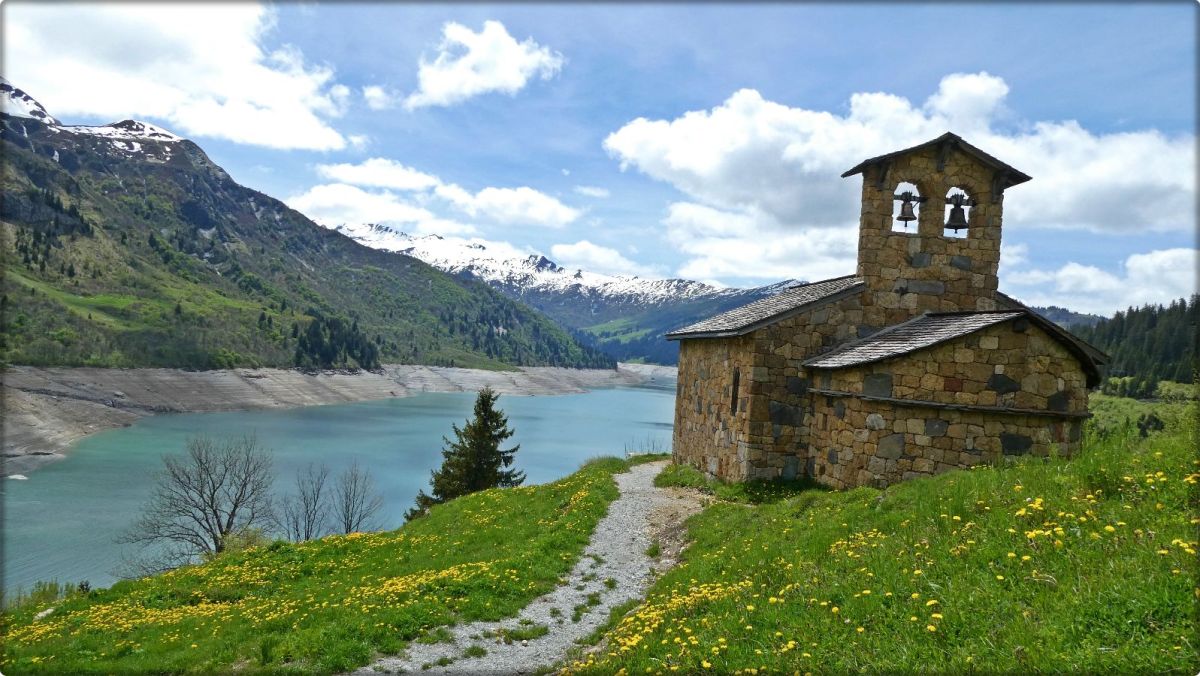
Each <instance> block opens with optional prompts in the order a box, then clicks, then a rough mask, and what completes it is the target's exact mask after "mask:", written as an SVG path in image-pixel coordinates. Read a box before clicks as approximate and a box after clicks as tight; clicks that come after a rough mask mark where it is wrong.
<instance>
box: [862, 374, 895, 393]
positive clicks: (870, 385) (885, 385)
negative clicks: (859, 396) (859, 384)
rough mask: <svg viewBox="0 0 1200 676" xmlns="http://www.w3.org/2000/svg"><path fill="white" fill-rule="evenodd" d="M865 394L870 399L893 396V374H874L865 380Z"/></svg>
mask: <svg viewBox="0 0 1200 676" xmlns="http://www.w3.org/2000/svg"><path fill="white" fill-rule="evenodd" d="M863 394H865V395H866V396H868V397H890V396H892V374H890V373H872V374H870V375H868V376H867V377H866V378H863Z"/></svg>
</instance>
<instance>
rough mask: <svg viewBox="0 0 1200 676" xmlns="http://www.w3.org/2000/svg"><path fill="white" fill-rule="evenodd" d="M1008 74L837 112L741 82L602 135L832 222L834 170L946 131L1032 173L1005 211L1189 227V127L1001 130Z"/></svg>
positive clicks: (726, 187)
mask: <svg viewBox="0 0 1200 676" xmlns="http://www.w3.org/2000/svg"><path fill="white" fill-rule="evenodd" d="M1007 94H1008V85H1007V84H1006V83H1005V82H1004V81H1003V80H1002V79H1000V78H998V77H995V76H993V75H989V74H987V73H974V74H962V73H958V74H952V75H948V76H946V77H945V78H943V79H942V81H941V84H940V85H939V87H938V90H937V91H936V92H935V93H933V95H931V96H930V97H929V98H928V100H927V101H925V103H924V105H922V106H917V105H914V104H912V103H910V102H909V101H908V100H907V99H904V98H901V97H898V96H894V95H891V94H885V93H860V94H854V95H853V96H851V98H850V109H849V112H848V113H847V114H845V115H838V114H835V113H830V112H826V111H818V110H807V109H804V108H793V107H789V106H785V105H782V104H779V103H774V102H771V101H767V100H765V99H764V98H763V97H762V96H761V95H760V94H759V93H758V92H757V91H754V90H751V89H743V90H740V91H738V92H735V93H734V94H733V95H732V96H730V97H729V98H728V99H727V100H726V101H725V102H724V103H722V104H721V105H719V106H716V107H714V108H713V109H712V110H707V111H703V110H702V111H692V112H688V113H685V114H683V115H681V116H680V117H678V118H676V119H674V120H647V119H645V118H639V119H636V120H634V121H632V122H630V123H628V124H626V125H625V126H623V127H622V128H620V129H618V130H617V131H615V132H613V133H612V134H610V135H609V136H608V137H607V138H606V139H605V141H604V147H605V148H606V149H607V150H608V152H609V153H610V154H611V155H612V156H613V157H615V158H616V159H618V160H619V161H620V162H621V166H622V168H623V169H627V168H636V169H638V170H639V171H642V172H643V173H645V174H647V175H648V176H651V177H653V178H655V179H658V180H661V181H665V182H667V183H670V184H671V185H673V186H675V187H676V188H678V189H680V190H682V191H683V192H684V193H686V194H688V195H689V196H691V197H692V198H693V199H696V200H698V201H701V202H703V203H705V204H709V205H711V206H715V207H719V208H725V209H738V210H746V209H749V208H754V209H757V210H759V211H761V212H762V213H764V214H766V215H768V216H770V217H771V218H773V219H774V220H775V221H777V222H778V223H780V224H782V225H784V226H787V227H794V228H813V227H831V226H832V227H836V226H840V225H846V224H848V223H853V222H854V221H855V220H856V218H857V213H858V199H857V195H858V190H859V183H858V180H857V179H855V180H847V179H842V178H840V174H841V172H842V171H844V170H846V169H848V168H850V167H851V166H853V165H854V164H856V163H857V162H859V161H860V160H862V159H865V158H867V157H872V156H875V155H879V154H882V153H885V152H890V151H892V150H897V149H900V148H904V147H906V146H909V145H915V144H917V143H921V142H923V141H928V140H930V139H932V138H935V137H937V136H938V135H940V134H942V133H943V132H945V131H947V130H950V131H955V132H958V133H960V134H961V135H963V136H964V137H966V138H967V140H968V141H970V142H971V143H973V144H974V145H976V146H978V147H981V148H983V149H984V150H986V151H988V152H989V153H991V154H992V155H995V156H996V157H999V158H1000V159H1002V160H1004V161H1005V162H1008V163H1009V164H1012V165H1013V166H1016V167H1017V168H1019V169H1021V170H1023V171H1026V172H1027V173H1029V174H1030V175H1031V176H1033V177H1034V180H1033V181H1031V182H1029V183H1026V184H1023V185H1021V186H1019V187H1017V188H1014V189H1013V190H1012V192H1011V193H1009V195H1008V199H1006V200H1005V212H1006V213H1005V224H1006V225H1008V226H1011V227H1017V228H1024V227H1057V228H1073V229H1083V230H1090V231H1096V232H1110V233H1121V232H1131V231H1139V230H1144V229H1148V230H1155V231H1181V230H1187V229H1190V228H1192V227H1193V225H1194V219H1193V213H1194V206H1193V205H1194V201H1195V182H1196V172H1195V166H1194V165H1195V149H1194V144H1195V139H1194V137H1193V136H1191V135H1179V136H1177V137H1168V136H1166V135H1164V134H1162V133H1160V132H1158V131H1154V130H1149V131H1137V132H1128V133H1114V134H1096V133H1093V132H1090V131H1088V130H1086V129H1084V128H1083V127H1082V126H1080V125H1079V123H1077V122H1075V121H1065V122H1036V123H1034V124H1032V125H1031V126H1030V127H1028V128H1027V129H1025V130H1023V131H1018V132H1012V133H1008V132H1005V131H999V130H997V129H995V128H994V127H993V123H994V122H996V121H997V120H998V119H999V118H1001V117H1003V116H1004V98H1005V96H1006V95H1007Z"/></svg>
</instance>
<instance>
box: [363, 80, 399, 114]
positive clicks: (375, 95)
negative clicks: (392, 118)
mask: <svg viewBox="0 0 1200 676" xmlns="http://www.w3.org/2000/svg"><path fill="white" fill-rule="evenodd" d="M362 97H363V101H364V102H366V104H367V107H368V108H370V109H371V110H387V109H388V108H391V107H392V106H394V105H395V104H396V96H395V95H394V94H392V93H391V92H389V91H388V90H386V89H384V88H383V87H381V86H379V85H367V86H366V87H363V88H362Z"/></svg>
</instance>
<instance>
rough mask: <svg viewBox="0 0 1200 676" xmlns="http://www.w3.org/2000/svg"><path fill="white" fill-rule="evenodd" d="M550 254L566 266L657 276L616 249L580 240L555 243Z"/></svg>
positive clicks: (614, 272) (602, 271)
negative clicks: (572, 242)
mask: <svg viewBox="0 0 1200 676" xmlns="http://www.w3.org/2000/svg"><path fill="white" fill-rule="evenodd" d="M550 255H551V256H553V257H554V260H555V261H557V262H558V263H559V264H560V265H562V266H563V267H566V268H579V269H581V270H587V271H589V272H599V273H602V274H606V275H625V276H637V277H659V276H660V275H657V274H656V273H655V270H654V269H653V268H649V267H646V266H644V265H640V264H638V263H635V262H634V261H631V260H629V259H628V258H626V257H624V256H622V255H621V252H619V251H617V250H616V249H611V248H609V247H606V246H600V245H598V244H593V243H591V242H589V241H588V240H586V239H584V240H580V241H578V242H575V243H574V244H555V245H554V246H552V247H550Z"/></svg>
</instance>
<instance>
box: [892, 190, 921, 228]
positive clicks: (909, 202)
mask: <svg viewBox="0 0 1200 676" xmlns="http://www.w3.org/2000/svg"><path fill="white" fill-rule="evenodd" d="M895 199H896V201H898V202H900V215H899V216H897V217H896V220H897V221H900V222H901V223H903V224H904V227H905V228H907V227H908V224H909V223H911V222H912V221H915V220H917V213H916V211H915V210H914V209H913V203H914V202H919V201H921V198H919V197H917V196H916V195H914V194H912V193H911V192H902V193H900V194H899V195H896V196H895Z"/></svg>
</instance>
